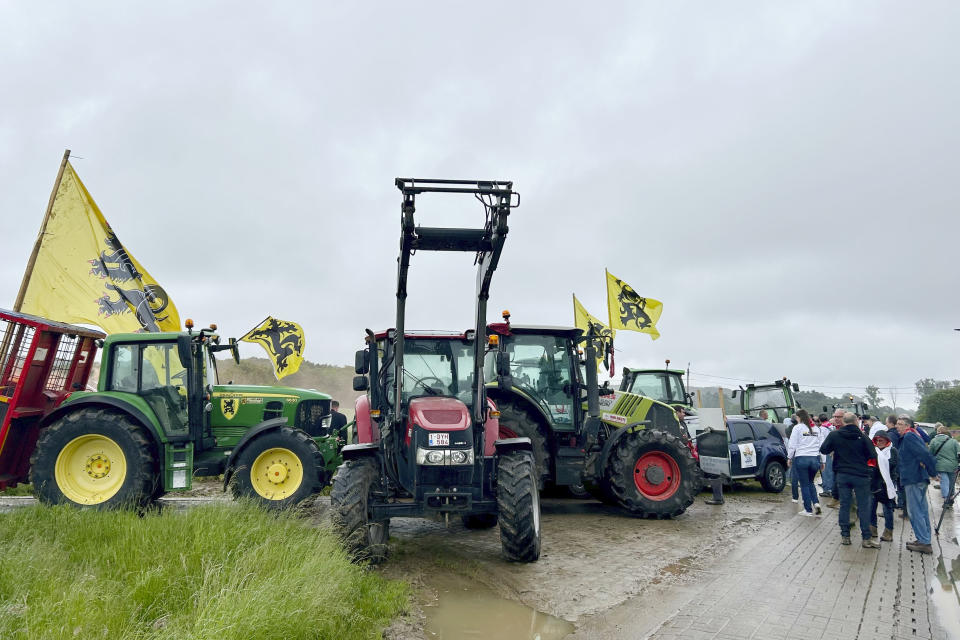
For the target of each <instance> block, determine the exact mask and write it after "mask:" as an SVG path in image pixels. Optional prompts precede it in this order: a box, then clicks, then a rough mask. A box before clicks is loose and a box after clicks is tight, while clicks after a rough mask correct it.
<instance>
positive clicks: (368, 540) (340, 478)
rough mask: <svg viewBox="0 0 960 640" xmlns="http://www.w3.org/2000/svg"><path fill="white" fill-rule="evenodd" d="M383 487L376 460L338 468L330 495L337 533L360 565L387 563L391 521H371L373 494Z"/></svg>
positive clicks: (362, 461) (355, 460) (355, 462)
mask: <svg viewBox="0 0 960 640" xmlns="http://www.w3.org/2000/svg"><path fill="white" fill-rule="evenodd" d="M379 487H380V472H379V470H378V469H377V465H376V460H373V459H371V458H359V459H354V460H347V461H345V462H344V463H343V464H342V465H340V466H339V467H338V468H337V474H336V475H335V476H334V477H333V489H332V491H331V492H330V508H331V520H332V522H333V530H334V532H335V533H336V534H337V536H339V538H340V539H341V540H342V541H343V544H344V546H345V547H346V549H347V553H349V554H350V555H351V556H352V557H353V561H354V562H357V563H362V562H369V563H370V564H379V563H381V562H383V561H384V560H386V559H387V553H388V550H389V549H388V546H387V541H388V540H389V538H390V520H389V519H387V520H380V521H376V522H374V521H371V520H370V510H369V509H368V505H369V501H370V493H371V492H372V491H373V490H375V489H379Z"/></svg>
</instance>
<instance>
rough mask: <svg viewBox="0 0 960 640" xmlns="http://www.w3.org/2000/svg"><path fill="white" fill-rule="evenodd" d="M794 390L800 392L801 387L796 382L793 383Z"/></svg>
mask: <svg viewBox="0 0 960 640" xmlns="http://www.w3.org/2000/svg"><path fill="white" fill-rule="evenodd" d="M793 390H794V391H800V385H798V384H797V383H796V382H794V383H793Z"/></svg>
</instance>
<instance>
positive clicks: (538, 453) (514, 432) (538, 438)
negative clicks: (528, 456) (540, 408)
mask: <svg viewBox="0 0 960 640" xmlns="http://www.w3.org/2000/svg"><path fill="white" fill-rule="evenodd" d="M497 409H499V411H500V418H499V423H500V432H499V433H498V437H499V438H518V437H519V438H530V445H531V447H532V448H533V460H534V462H535V463H536V465H537V469H536V471H537V475H536V477H537V488H538V489H543V487H544V485H545V484H546V483H547V482H548V481H549V480H550V462H551V461H550V450H549V449H548V448H547V436H546V435H545V434H544V433H543V431H542V430H541V429H540V423H539V421H537V420H536V418H534V417H533V416H531V415H530V413H529V412H528V411H526V410H524V409H521V408H520V407H517V406H516V405H514V404H512V403H511V402H510V400H507V399H499V400H497Z"/></svg>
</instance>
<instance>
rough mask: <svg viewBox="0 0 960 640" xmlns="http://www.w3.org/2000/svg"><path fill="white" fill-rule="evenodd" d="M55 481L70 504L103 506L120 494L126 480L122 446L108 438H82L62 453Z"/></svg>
mask: <svg viewBox="0 0 960 640" xmlns="http://www.w3.org/2000/svg"><path fill="white" fill-rule="evenodd" d="M54 477H55V479H56V481H57V487H59V488H60V491H61V492H62V493H63V495H65V496H66V497H67V498H68V499H69V500H72V501H73V502H76V503H77V504H100V503H102V502H106V501H107V500H109V499H110V498H112V497H113V496H115V495H116V494H117V492H118V491H120V487H121V486H123V481H124V480H125V479H126V477H127V459H126V458H125V457H124V455H123V450H122V449H120V445H118V444H117V443H116V442H114V441H113V440H111V439H110V438H108V437H106V436H102V435H99V434H90V435H85V436H80V437H78V438H74V439H73V440H71V441H70V442H68V443H67V446H65V447H64V448H63V449H61V450H60V455H58V456H57V462H56V465H55V466H54Z"/></svg>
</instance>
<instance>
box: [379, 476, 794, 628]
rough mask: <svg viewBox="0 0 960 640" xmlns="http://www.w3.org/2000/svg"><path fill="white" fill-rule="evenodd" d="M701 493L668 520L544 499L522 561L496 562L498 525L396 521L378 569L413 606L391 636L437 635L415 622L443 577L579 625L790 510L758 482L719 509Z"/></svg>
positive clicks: (692, 579)
mask: <svg viewBox="0 0 960 640" xmlns="http://www.w3.org/2000/svg"><path fill="white" fill-rule="evenodd" d="M703 497H705V494H704V496H701V497H699V498H698V500H697V503H696V504H695V505H694V506H692V507H691V508H690V509H689V510H688V511H687V513H685V514H684V515H683V516H681V517H679V518H676V519H673V520H640V519H635V518H629V517H625V516H624V515H623V514H622V512H620V511H619V510H618V509H615V508H613V507H607V506H604V505H602V504H600V503H598V502H595V501H586V500H570V499H545V500H544V501H543V503H542V518H543V550H542V554H541V556H540V560H539V562H536V563H532V564H527V565H523V564H511V563H507V562H505V561H504V560H503V559H502V557H501V556H500V540H499V533H498V530H497V529H496V528H493V529H489V530H483V531H474V530H468V529H465V528H464V527H463V526H461V524H460V523H459V521H456V522H454V521H451V522H450V525H449V527H447V526H445V525H444V524H443V523H439V522H430V521H423V520H410V519H396V520H394V521H393V522H392V524H391V532H390V533H391V552H392V556H391V558H390V560H389V561H388V562H387V564H386V565H385V566H384V567H383V568H382V569H381V570H382V571H384V573H385V574H386V575H389V576H392V577H398V578H403V579H405V580H408V581H410V582H411V583H412V584H413V585H414V586H415V587H417V588H418V590H419V595H418V604H419V605H420V606H419V608H418V609H417V610H415V611H413V612H412V614H411V616H410V618H409V619H408V620H407V621H405V622H404V623H403V624H402V625H401V626H400V628H398V629H396V630H395V635H394V637H436V636H435V635H432V634H425V633H424V631H423V629H422V627H423V625H424V623H425V622H428V617H429V616H428V615H426V613H431V611H430V609H429V607H431V606H433V605H434V604H436V601H437V599H438V597H439V596H440V595H441V592H443V591H449V590H451V588H456V587H451V582H450V576H451V575H454V576H458V577H459V578H460V580H461V582H460V585H459V586H460V588H464V589H470V588H477V589H479V590H480V591H486V590H489V591H491V592H493V593H495V594H497V595H499V596H501V597H502V598H504V599H506V600H511V601H517V602H520V603H523V604H525V605H527V606H529V607H531V608H532V609H534V610H537V611H540V612H543V613H547V614H551V615H552V616H556V617H557V618H560V619H562V620H566V621H568V622H571V623H573V625H574V626H575V627H576V628H581V627H584V626H587V625H589V624H590V621H591V619H592V618H595V617H597V616H601V615H602V614H603V613H604V612H606V611H608V610H610V609H612V608H614V607H616V606H617V605H620V604H622V603H624V602H625V601H627V600H629V599H631V598H633V597H635V596H637V595H640V594H644V593H649V594H651V597H655V596H654V594H656V593H660V592H662V591H663V589H664V587H666V586H668V585H681V586H682V585H685V584H695V583H696V582H697V580H698V574H700V573H701V572H702V570H703V569H704V568H705V567H709V566H711V565H712V564H714V563H716V562H717V561H718V560H719V559H720V558H722V557H723V556H724V555H725V554H726V553H728V552H729V551H730V550H731V548H732V547H734V546H735V545H736V544H737V543H738V541H740V540H742V539H743V538H745V537H750V536H755V535H757V534H758V533H759V532H760V531H761V530H763V529H765V528H767V527H770V526H774V525H776V524H779V522H780V521H781V520H782V519H783V518H792V517H793V516H794V514H795V509H794V508H790V507H793V505H792V504H791V503H790V501H789V497H787V499H786V500H785V498H784V495H782V494H769V493H766V492H764V491H763V490H762V489H760V487H759V486H752V485H744V486H741V487H739V488H738V490H737V491H736V492H734V493H732V494H729V495H728V496H727V502H726V504H725V505H723V506H722V507H712V506H708V505H706V504H703ZM787 505H789V506H787ZM437 576H443V578H442V580H438V578H437ZM424 607H427V609H426V610H425V609H424ZM425 611H426V613H425ZM640 617H642V616H640V615H638V618H640ZM639 622H640V621H639V620H638V623H639ZM652 622H653V621H652V620H651V623H652Z"/></svg>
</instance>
